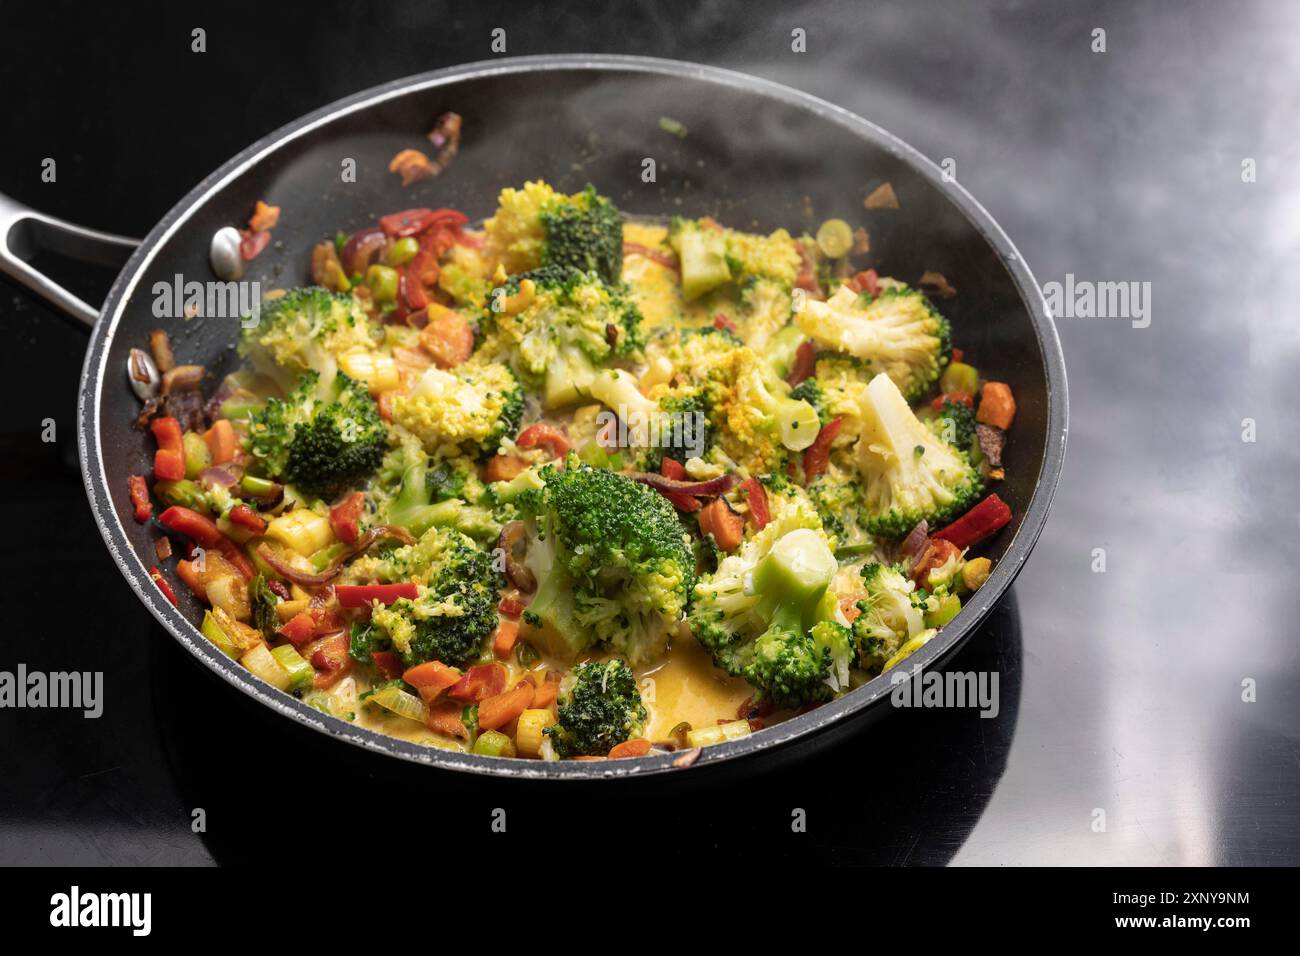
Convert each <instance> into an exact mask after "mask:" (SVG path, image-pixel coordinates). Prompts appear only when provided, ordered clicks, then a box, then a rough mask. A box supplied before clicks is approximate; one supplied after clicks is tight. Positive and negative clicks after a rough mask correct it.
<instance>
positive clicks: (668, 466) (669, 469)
mask: <svg viewBox="0 0 1300 956" xmlns="http://www.w3.org/2000/svg"><path fill="white" fill-rule="evenodd" d="M659 474H661V475H663V476H664V477H665V478H671V479H672V480H673V481H683V480H684V479H685V478H686V466H685V465H683V464H682V463H681V462H680V461H678V460H677V459H676V458H664V460H663V461H661V462H660V463H659Z"/></svg>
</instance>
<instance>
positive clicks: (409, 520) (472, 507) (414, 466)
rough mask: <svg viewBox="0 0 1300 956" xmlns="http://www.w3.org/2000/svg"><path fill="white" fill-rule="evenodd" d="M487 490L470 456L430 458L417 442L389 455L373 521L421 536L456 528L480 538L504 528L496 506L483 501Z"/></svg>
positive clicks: (373, 492)
mask: <svg viewBox="0 0 1300 956" xmlns="http://www.w3.org/2000/svg"><path fill="white" fill-rule="evenodd" d="M485 491H486V489H485V488H484V487H483V484H482V482H480V481H479V479H478V475H477V474H476V473H475V471H474V467H473V463H472V462H471V461H470V460H469V459H466V458H434V459H430V458H429V456H428V454H426V453H425V451H424V449H423V448H421V447H420V445H419V443H418V442H416V441H413V440H412V441H405V442H403V443H402V444H400V445H399V446H397V447H396V448H394V449H392V450H391V451H389V452H388V454H387V455H385V456H384V461H383V464H382V466H381V467H380V470H379V474H378V475H377V476H376V480H375V481H374V482H372V483H371V486H370V490H369V498H370V501H371V504H372V508H373V514H374V520H373V521H372V522H371V523H372V524H391V525H397V526H398V527H401V528H405V529H406V530H407V531H409V532H411V534H413V535H415V536H416V537H419V536H420V535H422V534H424V533H425V532H426V531H428V530H429V529H430V528H433V527H439V528H454V529H456V530H457V531H460V532H463V533H464V534H467V535H469V536H470V537H471V538H474V539H476V540H478V541H490V540H492V539H494V538H496V536H497V535H498V534H500V532H501V521H500V520H498V516H497V514H496V513H495V511H494V509H493V508H491V507H487V506H485V505H483V504H480V502H481V501H482V499H484V497H485Z"/></svg>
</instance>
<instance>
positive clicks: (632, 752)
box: [609, 737, 650, 760]
mask: <svg viewBox="0 0 1300 956" xmlns="http://www.w3.org/2000/svg"><path fill="white" fill-rule="evenodd" d="M649 752H650V741H648V740H646V739H645V738H644V737H637V738H636V739H635V740H625V741H623V742H622V743H621V744H616V745H615V746H614V749H613V750H611V751H610V752H609V759H611V760H617V759H618V758H619V757H644V756H645V755H646V754H648V753H649Z"/></svg>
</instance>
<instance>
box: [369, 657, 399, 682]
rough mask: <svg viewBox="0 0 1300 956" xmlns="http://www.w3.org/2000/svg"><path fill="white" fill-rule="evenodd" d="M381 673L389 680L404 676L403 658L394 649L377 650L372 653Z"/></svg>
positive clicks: (372, 658)
mask: <svg viewBox="0 0 1300 956" xmlns="http://www.w3.org/2000/svg"><path fill="white" fill-rule="evenodd" d="M370 659H371V660H372V661H374V662H375V667H376V668H377V669H378V670H379V673H381V674H383V675H384V678H385V679H387V680H392V679H393V678H394V677H400V676H402V659H401V658H400V657H398V656H397V655H396V654H394V653H393V652H392V651H375V652H373V653H372V654H371V655H370Z"/></svg>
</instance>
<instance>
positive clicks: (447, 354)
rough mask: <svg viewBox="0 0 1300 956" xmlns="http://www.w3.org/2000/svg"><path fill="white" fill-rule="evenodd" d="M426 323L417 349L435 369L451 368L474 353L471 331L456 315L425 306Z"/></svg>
mask: <svg viewBox="0 0 1300 956" xmlns="http://www.w3.org/2000/svg"><path fill="white" fill-rule="evenodd" d="M426 314H427V315H428V316H429V322H428V324H427V325H426V326H425V327H424V328H423V329H421V330H420V347H421V348H423V349H424V350H425V351H426V352H428V353H429V354H430V355H431V356H432V357H433V360H434V361H435V362H437V363H438V367H439V368H454V367H455V366H457V365H459V364H460V363H461V362H463V361H465V360H466V359H467V358H469V357H470V353H471V352H473V351H474V330H473V329H472V328H471V327H470V324H469V320H468V319H466V318H465V317H464V316H463V315H461V314H460V313H459V312H456V311H454V310H453V309H449V308H447V307H446V306H441V305H438V304H436V303H433V304H430V305H429V306H428V309H427V312H426Z"/></svg>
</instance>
